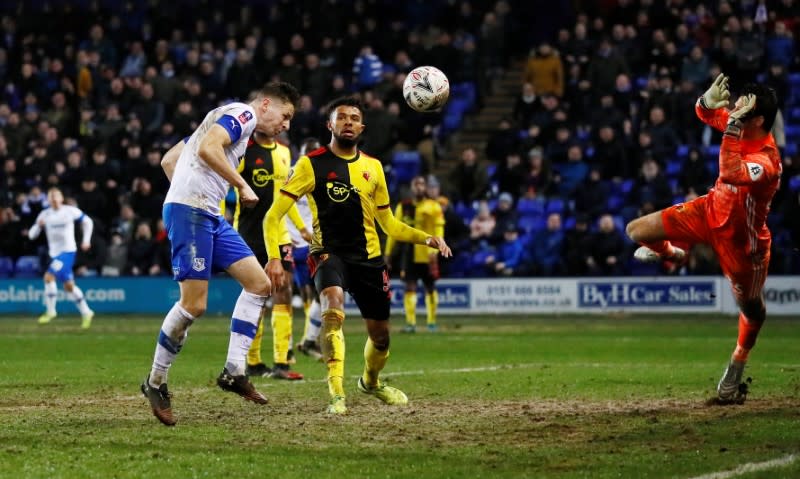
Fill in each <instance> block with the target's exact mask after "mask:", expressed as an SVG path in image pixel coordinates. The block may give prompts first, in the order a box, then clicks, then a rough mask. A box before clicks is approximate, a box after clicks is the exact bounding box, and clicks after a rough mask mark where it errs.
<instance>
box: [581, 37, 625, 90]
mask: <svg viewBox="0 0 800 479" xmlns="http://www.w3.org/2000/svg"><path fill="white" fill-rule="evenodd" d="M623 73H624V74H629V70H628V64H627V62H626V61H625V58H624V57H622V55H620V54H619V52H617V51H616V49H615V48H614V46H613V45H612V44H611V41H610V40H609V39H608V38H603V39H602V40H600V44H599V45H598V47H597V51H596V52H595V54H594V56H593V57H592V59H591V61H590V62H589V69H588V72H587V75H588V79H589V82H591V85H592V89H593V90H594V91H595V92H596V93H599V94H600V95H604V94H607V93H608V94H613V93H614V86H615V83H616V80H617V75H620V74H623Z"/></svg>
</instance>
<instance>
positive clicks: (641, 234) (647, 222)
mask: <svg viewBox="0 0 800 479" xmlns="http://www.w3.org/2000/svg"><path fill="white" fill-rule="evenodd" d="M625 232H626V233H627V235H628V237H629V238H630V239H631V240H633V241H635V242H637V243H639V244H640V245H642V246H641V247H640V248H639V249H637V250H636V252H635V253H634V257H635V258H636V259H637V260H639V261H642V262H654V261H660V260H662V259H668V260H674V261H681V260H682V259H683V258H684V257H685V256H686V252H685V251H683V250H682V249H680V248H677V247H675V246H673V245H672V243H671V242H670V241H668V240H667V239H666V238H667V235H666V232H665V231H664V221H663V219H662V212H661V211H656V212H655V213H650V214H648V215H645V216H642V217H640V218H636V219H635V220H633V221H631V222H630V223H628V226H627V227H626V228H625Z"/></svg>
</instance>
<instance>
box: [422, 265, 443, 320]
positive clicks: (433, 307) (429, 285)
mask: <svg viewBox="0 0 800 479" xmlns="http://www.w3.org/2000/svg"><path fill="white" fill-rule="evenodd" d="M419 268H420V270H421V271H420V277H421V278H422V285H423V286H424V287H425V312H426V313H427V317H426V319H427V325H428V331H430V332H432V333H433V332H436V331H438V330H439V326H438V325H437V324H436V313H437V310H438V309H439V292H438V291H436V278H435V277H434V275H433V274H432V273H431V271H430V267H429V266H428V264H427V263H426V264H420V265H419Z"/></svg>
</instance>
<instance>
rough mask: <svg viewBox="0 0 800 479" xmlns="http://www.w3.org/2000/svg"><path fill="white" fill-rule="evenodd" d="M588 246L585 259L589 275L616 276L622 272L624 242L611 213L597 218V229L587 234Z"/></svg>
mask: <svg viewBox="0 0 800 479" xmlns="http://www.w3.org/2000/svg"><path fill="white" fill-rule="evenodd" d="M588 246H589V247H588V249H587V250H586V254H585V259H586V266H587V269H588V273H589V274H590V275H593V276H618V275H620V274H622V273H623V272H624V269H623V267H622V255H623V254H624V252H625V243H624V242H623V239H622V235H621V234H620V232H619V231H618V230H617V227H616V225H615V224H614V218H613V217H612V216H611V215H609V214H605V215H602V216H600V219H598V220H597V231H596V232H595V233H592V234H591V235H589V244H588Z"/></svg>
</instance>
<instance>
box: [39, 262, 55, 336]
mask: <svg viewBox="0 0 800 479" xmlns="http://www.w3.org/2000/svg"><path fill="white" fill-rule="evenodd" d="M52 267H53V263H52V262H51V263H50V266H49V267H48V269H47V272H45V273H44V305H45V311H44V313H42V315H41V316H39V324H47V323H49V322H50V321H52V320H53V319H54V318H55V317H56V315H57V313H56V301H57V299H58V286H56V277H55V275H54V274H53V273H52V272H51V270H52Z"/></svg>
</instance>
